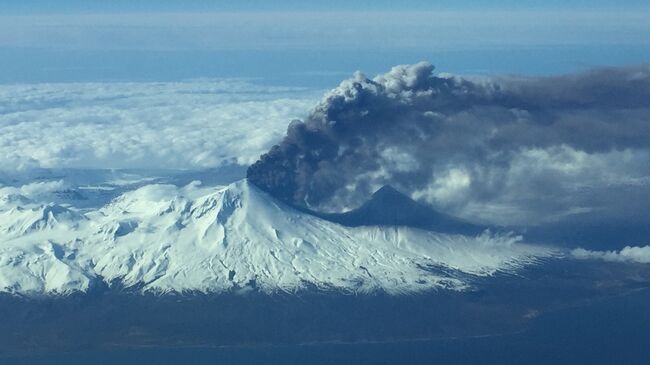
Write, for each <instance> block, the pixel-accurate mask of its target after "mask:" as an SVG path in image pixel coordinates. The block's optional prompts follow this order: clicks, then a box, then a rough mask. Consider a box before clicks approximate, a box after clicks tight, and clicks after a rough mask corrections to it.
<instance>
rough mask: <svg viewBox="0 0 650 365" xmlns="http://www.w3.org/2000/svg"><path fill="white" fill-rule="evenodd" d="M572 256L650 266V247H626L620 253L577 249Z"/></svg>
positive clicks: (582, 258)
mask: <svg viewBox="0 0 650 365" xmlns="http://www.w3.org/2000/svg"><path fill="white" fill-rule="evenodd" d="M571 256H573V257H574V258H577V259H581V260H604V261H610V262H638V263H642V264H650V246H643V247H635V246H626V247H624V248H623V249H622V250H620V251H590V250H585V249H584V248H577V249H575V250H573V251H571Z"/></svg>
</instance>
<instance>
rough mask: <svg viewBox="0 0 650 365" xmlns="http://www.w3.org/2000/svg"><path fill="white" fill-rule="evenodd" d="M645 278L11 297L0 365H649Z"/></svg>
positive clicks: (553, 265) (595, 268)
mask: <svg viewBox="0 0 650 365" xmlns="http://www.w3.org/2000/svg"><path fill="white" fill-rule="evenodd" d="M647 266H648V265H621V264H603V263H602V262H571V263H570V264H567V261H557V262H549V263H546V264H544V265H541V266H539V267H537V268H533V269H530V270H526V271H524V272H522V273H521V274H520V275H517V276H501V277H499V276H497V277H493V278H490V279H486V280H485V281H484V282H479V281H477V283H476V284H477V288H479V289H477V290H474V291H471V292H467V293H453V292H446V291H441V292H436V293H428V294H422V295H413V296H402V297H392V296H387V295H332V294H331V293H329V294H327V293H301V294H299V295H295V294H286V295H275V296H268V295H262V294H246V295H241V294H238V295H230V296H223V295H221V296H194V297H187V296H180V297H168V296H163V297H156V296H141V295H124V294H122V295H114V294H112V293H110V292H104V293H102V292H98V293H91V294H86V295H83V296H78V297H72V298H67V299H65V300H62V299H38V300H34V299H29V300H25V299H16V298H8V297H4V298H0V313H2V314H1V316H2V319H3V321H2V322H0V364H3V365H4V364H43V365H45V364H48V365H49V364H72V365H74V364H127V365H128V364H138V365H140V364H157V365H158V364H337V365H340V364H648V363H650V306H649V304H650V289H648V286H649V285H648V283H649V281H648V277H649V275H648V274H649V273H648V271H649V270H650V269H649V268H648V267H647Z"/></svg>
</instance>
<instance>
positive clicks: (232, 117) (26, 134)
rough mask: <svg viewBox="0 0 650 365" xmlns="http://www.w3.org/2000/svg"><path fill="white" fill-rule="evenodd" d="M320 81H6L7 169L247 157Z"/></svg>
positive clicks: (2, 163)
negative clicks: (309, 85)
mask: <svg viewBox="0 0 650 365" xmlns="http://www.w3.org/2000/svg"><path fill="white" fill-rule="evenodd" d="M315 95H316V94H314V91H313V90H308V89H304V88H288V87H269V86H260V85H254V84H251V83H247V82H244V81H238V80H227V81H201V80H197V81H191V82H177V83H69V84H34V85H2V86H0V100H2V103H0V170H9V171H14V170H17V169H28V168H33V167H46V168H63V167H74V168H149V169H166V168H179V169H190V168H208V167H216V166H220V165H222V164H229V163H237V164H242V165H247V164H249V163H251V162H253V161H254V160H255V159H256V158H257V157H258V156H259V154H260V153H261V152H263V151H264V150H266V149H267V148H268V147H269V146H270V145H271V144H273V143H274V142H276V141H277V140H279V139H280V138H281V135H282V133H283V132H284V131H285V130H286V125H287V123H288V121H290V120H291V119H293V118H296V117H300V116H302V115H304V113H305V111H306V110H308V108H309V106H311V105H313V103H314V100H315Z"/></svg>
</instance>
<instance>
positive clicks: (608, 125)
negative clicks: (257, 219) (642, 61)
mask: <svg viewBox="0 0 650 365" xmlns="http://www.w3.org/2000/svg"><path fill="white" fill-rule="evenodd" d="M649 156H650V66H649V65H643V66H636V67H627V68H606V69H598V70H592V71H588V72H584V73H580V74H572V75H563V76H556V77H538V78H530V77H505V76H504V77H491V78H478V77H474V78H472V77H460V76H451V75H436V74H434V67H433V66H432V65H431V64H429V63H425V62H422V63H418V64H414V65H400V66H396V67H393V68H392V69H391V70H390V71H389V72H387V73H385V74H382V75H378V76H376V77H375V78H373V79H369V78H367V77H366V76H364V75H363V74H362V73H359V72H357V73H356V74H355V75H354V77H353V78H351V79H348V80H345V81H343V82H342V83H341V84H340V85H339V86H338V87H337V88H335V89H333V90H331V91H330V92H328V93H327V94H326V95H325V96H324V98H323V99H322V100H321V101H320V103H319V104H318V105H317V106H316V107H315V108H314V109H313V111H312V112H311V113H310V114H309V116H308V117H307V118H306V119H305V120H304V121H294V122H292V123H291V124H290V125H289V127H288V130H287V134H286V136H285V137H284V139H283V140H282V142H281V143H279V144H278V145H276V146H274V147H273V148H272V149H271V150H270V151H268V152H267V153H265V154H264V155H262V156H261V157H260V159H259V160H258V161H257V162H256V163H254V164H253V165H251V166H250V167H249V169H248V173H247V175H248V179H249V181H250V182H252V183H254V184H255V185H257V186H258V187H260V188H261V189H263V190H265V191H267V192H269V193H270V194H272V195H274V196H276V197H278V198H280V199H282V200H284V201H286V202H288V203H290V204H292V205H300V206H307V207H310V208H312V209H316V210H321V211H342V210H346V209H350V208H353V207H356V206H358V205H359V204H361V203H362V202H363V201H364V200H365V199H367V198H368V196H369V195H371V194H372V193H373V192H374V191H375V190H377V189H378V188H380V187H381V186H383V185H391V186H393V187H395V188H397V189H398V190H400V191H402V192H405V193H408V194H409V195H410V196H411V197H412V198H414V199H416V200H419V201H422V202H425V203H428V204H430V205H432V206H434V207H437V208H440V209H443V210H445V211H447V212H450V213H453V214H457V215H460V216H464V217H466V218H470V219H475V220H477V221H491V222H495V223H500V224H504V223H505V224H507V223H521V221H526V222H541V221H548V220H554V219H559V218H560V217H562V216H563V215H566V214H584V213H589V212H592V213H593V212H595V213H594V214H598V215H601V216H607V215H621V214H628V215H637V214H639V213H641V212H646V213H647V212H648V211H649V210H650V209H649V208H647V207H646V204H640V203H639V202H638V201H639V200H638V199H639V198H641V197H642V198H648V199H650V158H649Z"/></svg>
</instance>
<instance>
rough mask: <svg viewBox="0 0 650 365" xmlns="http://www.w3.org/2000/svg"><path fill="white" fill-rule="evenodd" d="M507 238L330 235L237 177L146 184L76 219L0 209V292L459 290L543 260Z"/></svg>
mask: <svg viewBox="0 0 650 365" xmlns="http://www.w3.org/2000/svg"><path fill="white" fill-rule="evenodd" d="M552 254H553V252H552V251H551V250H550V249H548V248H543V247H538V246H531V245H526V244H523V243H521V242H518V239H517V238H516V237H511V236H492V235H490V234H489V233H484V234H482V235H480V236H477V237H469V236H461V235H445V234H438V233H434V232H428V231H423V230H419V229H414V228H408V227H379V226H372V227H357V228H350V227H345V226H341V225H338V224H335V223H332V222H329V221H325V220H323V219H320V218H317V217H314V216H312V215H308V214H305V213H302V212H299V211H296V210H294V209H292V208H290V207H288V206H286V205H284V204H283V203H280V202H278V201H277V200H275V199H273V198H272V197H270V196H269V195H267V194H266V193H264V192H262V191H260V190H259V189H258V188H256V187H255V186H253V185H251V184H249V183H248V182H247V181H246V180H242V181H239V182H237V183H234V184H232V185H229V186H227V187H202V186H200V184H199V183H192V184H190V185H188V186H185V187H182V188H179V187H176V186H174V185H147V186H144V187H141V188H139V189H137V190H134V191H130V192H127V193H125V194H123V195H121V196H120V197H118V198H116V199H115V200H113V201H112V202H111V203H110V204H108V205H106V206H104V207H102V208H101V209H98V210H94V211H90V212H86V213H84V214H81V213H78V212H77V211H75V210H74V209H73V208H70V207H63V206H59V205H54V204H49V205H39V204H37V203H34V202H31V201H29V200H28V199H26V198H24V197H19V196H14V197H12V198H5V199H3V200H0V291H4V292H11V293H22V294H34V293H36V294H39V293H47V294H65V293H71V292H75V291H87V290H89V289H90V288H92V287H93V286H94V285H97V284H101V283H105V284H107V285H120V286H125V287H134V288H138V289H141V290H145V291H154V292H159V293H164V292H187V291H199V292H223V291H229V290H246V289H247V288H253V287H254V288H257V289H259V290H262V291H264V292H274V291H296V290H300V289H302V288H306V287H319V288H324V289H336V290H345V291H356V292H371V291H377V290H383V291H386V292H389V293H393V294H397V293H409V292H416V291H422V290H431V289H437V288H449V289H455V290H462V289H464V288H466V287H467V286H468V282H467V280H466V279H467V278H468V277H471V276H486V275H492V274H494V273H495V272H498V271H512V270H516V269H518V268H520V267H522V266H524V265H527V264H531V263H534V262H536V261H537V260H538V259H539V258H541V257H546V256H549V255H552Z"/></svg>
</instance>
